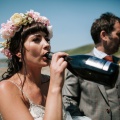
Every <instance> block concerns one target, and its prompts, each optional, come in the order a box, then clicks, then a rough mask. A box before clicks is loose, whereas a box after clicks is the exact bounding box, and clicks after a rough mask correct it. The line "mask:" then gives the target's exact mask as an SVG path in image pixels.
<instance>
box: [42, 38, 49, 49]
mask: <svg viewBox="0 0 120 120" xmlns="http://www.w3.org/2000/svg"><path fill="white" fill-rule="evenodd" d="M43 46H44V48H47V49H50V43H49V41H47V40H45V39H44V40H43Z"/></svg>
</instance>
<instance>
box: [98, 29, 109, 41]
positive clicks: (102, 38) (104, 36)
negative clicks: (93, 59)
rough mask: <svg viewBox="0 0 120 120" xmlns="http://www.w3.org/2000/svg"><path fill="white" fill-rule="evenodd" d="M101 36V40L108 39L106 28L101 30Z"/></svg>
mask: <svg viewBox="0 0 120 120" xmlns="http://www.w3.org/2000/svg"><path fill="white" fill-rule="evenodd" d="M100 38H101V40H105V41H107V40H108V34H107V33H106V32H105V31H104V30H102V31H101V32H100Z"/></svg>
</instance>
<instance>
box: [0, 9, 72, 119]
mask: <svg viewBox="0 0 120 120" xmlns="http://www.w3.org/2000/svg"><path fill="white" fill-rule="evenodd" d="M0 33H1V36H2V38H3V39H4V40H5V41H4V42H2V43H1V44H2V48H3V49H2V50H1V52H2V53H4V54H5V55H6V56H7V58H8V60H7V62H8V69H7V71H6V72H5V73H4V74H3V75H2V80H1V82H0V95H1V97H0V113H1V116H2V119H3V120H62V119H64V120H71V119H72V118H71V116H70V114H69V113H68V112H65V110H64V109H63V107H62V87H63V82H64V70H65V68H66V66H67V62H66V61H64V59H63V56H67V55H68V54H66V53H64V52H58V53H55V54H54V55H53V57H52V61H51V63H49V61H48V60H47V58H46V57H45V54H46V53H47V52H49V51H50V39H51V38H52V26H51V25H50V21H49V20H48V19H47V18H46V17H44V16H41V15H40V13H38V12H34V11H33V10H30V11H28V12H26V13H24V14H23V13H15V14H14V15H13V16H12V17H11V18H10V20H8V21H7V23H3V24H2V25H1V29H0ZM48 65H50V76H48V75H44V74H42V73H41V70H42V67H45V66H48Z"/></svg>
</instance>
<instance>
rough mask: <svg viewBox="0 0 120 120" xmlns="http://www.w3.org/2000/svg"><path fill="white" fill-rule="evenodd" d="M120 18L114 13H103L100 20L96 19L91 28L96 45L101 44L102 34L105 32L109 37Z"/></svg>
mask: <svg viewBox="0 0 120 120" xmlns="http://www.w3.org/2000/svg"><path fill="white" fill-rule="evenodd" d="M116 21H118V22H119V23H120V18H119V17H117V16H116V15H114V14H113V13H110V12H106V13H103V14H102V15H101V16H100V18H98V19H96V20H95V21H94V22H93V24H92V26H91V36H92V39H93V41H94V43H95V44H97V43H99V42H100V32H101V31H102V30H104V31H105V32H106V33H107V34H108V35H109V34H111V32H112V31H113V30H114V25H115V23H116Z"/></svg>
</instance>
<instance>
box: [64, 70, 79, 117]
mask: <svg viewBox="0 0 120 120" xmlns="http://www.w3.org/2000/svg"><path fill="white" fill-rule="evenodd" d="M79 82H80V81H79V79H78V78H77V77H76V76H74V75H73V74H72V73H71V72H70V71H68V70H67V71H66V80H65V83H64V87H63V103H64V106H65V108H66V110H67V111H69V112H70V114H71V115H72V116H80V115H81V113H80V110H79V102H80V94H81V91H80V83H79Z"/></svg>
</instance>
